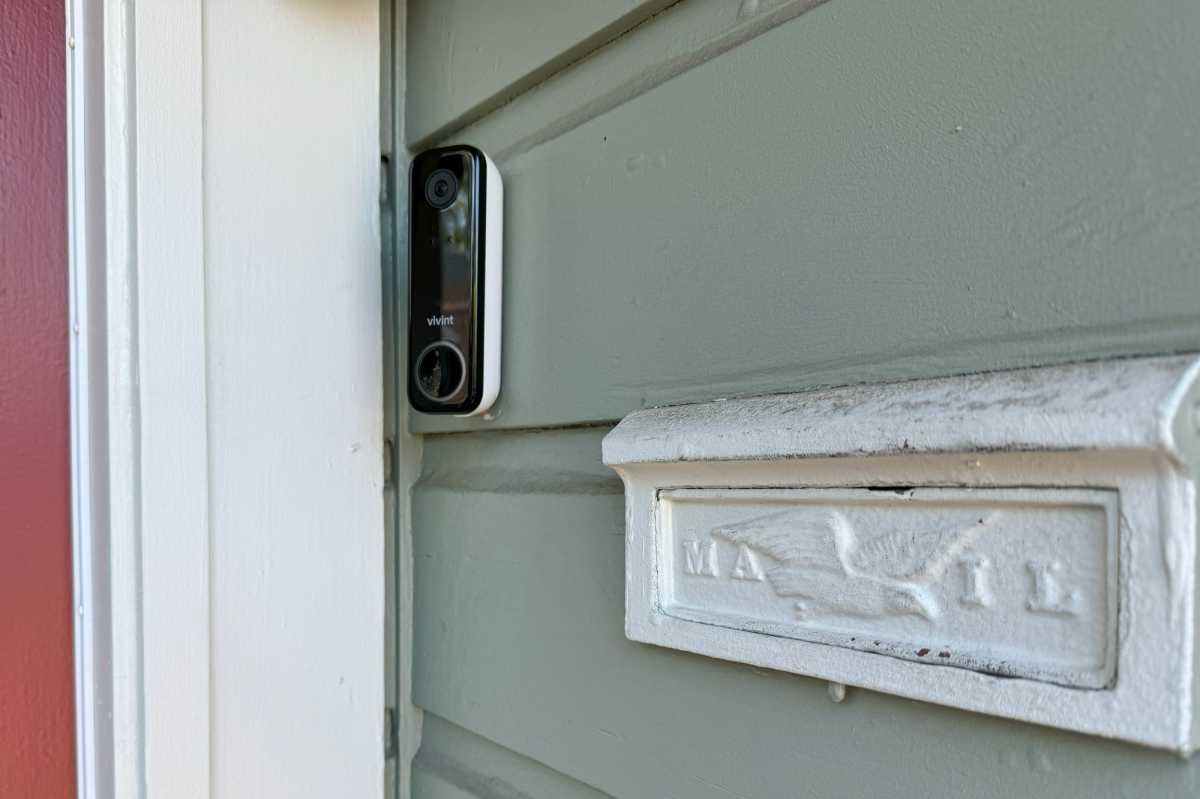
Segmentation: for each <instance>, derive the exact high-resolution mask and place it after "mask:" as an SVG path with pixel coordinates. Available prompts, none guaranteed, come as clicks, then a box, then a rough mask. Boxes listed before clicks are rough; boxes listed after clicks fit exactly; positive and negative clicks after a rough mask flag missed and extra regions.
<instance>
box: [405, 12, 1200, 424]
mask: <svg viewBox="0 0 1200 799" xmlns="http://www.w3.org/2000/svg"><path fill="white" fill-rule="evenodd" d="M684 7H686V4H683V5H681V6H680V7H677V8H678V9H682V8H684ZM675 13H682V12H681V11H677V9H672V10H671V11H669V12H667V13H666V14H664V15H663V17H664V18H665V17H670V16H671V15H672V14H675ZM660 24H663V23H662V22H661V21H659V20H656V21H655V22H653V23H651V24H650V25H648V26H645V29H646V30H649V29H653V28H654V27H655V26H657V25H660ZM1197 33H1200V5H1198V4H1195V3H1193V2H1190V0H1164V1H1163V2H1161V3H1154V4H1149V5H1145V6H1142V5H1134V4H1128V3H1124V2H1120V0H1086V1H1085V0H1065V1H1064V2H1061V3H1055V4H1048V5H1047V4H1035V3H1024V4H1018V5H1013V4H1004V3H994V2H986V0H956V1H955V2H949V0H947V1H946V2H933V3H924V4H917V5H911V4H897V3H887V2H884V0H838V2H833V3H826V4H823V5H820V6H819V7H817V8H814V9H812V10H811V11H810V12H809V13H805V14H802V15H800V16H797V17H795V18H793V19H791V20H790V21H787V22H785V23H783V24H780V25H776V26H774V27H771V28H770V29H769V30H766V31H765V32H763V33H761V35H757V36H755V37H754V38H752V39H749V40H747V41H746V42H745V43H744V44H742V45H741V46H738V47H736V48H734V49H732V50H729V51H727V52H724V53H723V54H720V55H718V56H717V57H714V58H711V59H709V60H706V61H702V62H701V63H698V64H697V65H695V66H694V67H693V68H690V69H687V70H686V71H684V72H682V73H681V74H678V75H675V76H674V77H671V78H670V79H669V80H666V81H665V82H662V83H660V84H657V85H654V86H653V87H652V88H650V89H649V90H647V91H645V92H643V93H640V94H636V96H632V97H631V98H630V99H628V101H627V102H623V103H621V104H620V105H618V106H617V107H614V108H611V109H609V110H607V111H604V112H603V113H600V114H599V115H598V116H595V117H594V118H590V119H588V120H586V121H584V122H582V123H581V124H578V125H577V126H575V127H572V128H571V129H570V130H568V131H566V132H564V133H562V135H558V136H556V137H554V138H551V139H549V140H546V141H544V142H541V143H539V144H537V145H536V146H533V147H532V148H531V149H528V150H525V151H520V152H517V153H516V154H514V155H512V156H511V157H510V158H508V159H507V160H505V161H503V162H502V163H501V168H502V170H503V171H504V173H505V180H506V186H507V191H506V194H507V197H508V207H507V209H506V211H507V224H508V228H507V244H506V265H505V272H506V281H507V284H506V296H505V302H506V310H505V331H504V376H503V388H502V392H501V397H500V400H499V402H498V404H497V406H496V409H495V411H496V413H495V417H496V418H495V419H493V420H464V419H450V418H435V417H421V416H414V418H413V422H412V424H413V427H414V429H416V430H418V431H452V430H464V429H480V428H492V429H495V428H503V427H508V428H526V427H536V426H546V425H566V424H575V423H580V422H590V421H601V420H614V419H618V418H620V417H621V416H623V415H624V414H626V413H628V412H629V411H631V410H634V409H637V408H639V407H643V406H647V405H658V404H665V403H674V402H688V401H699V400H705V399H713V398H718V397H723V396H734V395H747V394H757V393H772V392H779V391H793V390H803V389H807V388H813V387H816V386H821V385H830V384H844V383H855V382H865V381H880V380H898V379H908V378H913V377H923V376H934V375H944V374H953V373H961V372H970V371H980V370H985V369H995V368H1002V367H1016V366H1022V365H1030V364H1038V363H1051V362H1059V361H1065V360H1074V359H1084V358H1095V357H1101V356H1108V355H1119V354H1134V353H1151V352H1164V351H1171V350H1184V349H1196V348H1200V315H1197V314H1196V311H1195V309H1196V304H1197V300H1198V299H1200V273H1198V271H1197V270H1198V267H1197V263H1198V260H1200V151H1198V150H1197V149H1196V148H1195V147H1194V142H1193V141H1192V137H1191V136H1189V135H1188V133H1187V132H1188V131H1192V130H1196V129H1197V128H1200V103H1197V102H1196V92H1195V81H1194V79H1193V76H1194V74H1195V73H1196V71H1197V69H1198V68H1200V49H1197V48H1195V47H1194V46H1193V45H1194V40H1195V35H1196V34H1197ZM644 39H645V36H644V35H642V29H639V30H638V31H635V32H634V33H631V34H630V35H628V36H626V37H623V38H622V39H620V40H618V41H617V42H615V43H614V44H613V45H611V48H612V51H613V52H617V53H619V51H620V48H622V47H627V46H628V47H635V46H637V45H636V43H637V41H641V40H644ZM599 64H601V59H600V57H599V56H598V57H597V58H596V59H588V60H585V61H583V62H581V63H580V64H577V65H575V66H574V67H572V68H571V71H575V70H577V71H578V72H579V74H582V75H586V74H587V72H588V70H590V69H593V67H595V68H596V69H602V67H600V66H596V65H599ZM553 84H554V82H553V81H550V82H547V83H546V84H544V85H543V86H539V87H538V88H537V89H535V90H534V91H533V92H530V95H532V94H534V93H535V92H541V91H546V92H552V91H555V89H554V87H553ZM519 107H520V103H513V104H512V105H510V106H505V107H503V108H500V109H498V110H497V111H495V112H494V113H493V114H491V115H489V116H488V117H487V118H486V119H484V120H483V121H481V122H480V123H479V125H478V130H479V131H480V132H481V137H480V138H479V139H478V140H479V141H481V143H483V144H484V146H485V147H488V148H489V149H493V150H494V151H503V150H504V149H505V148H506V147H510V146H513V145H515V144H516V143H518V142H520V141H521V140H523V139H526V138H528V137H529V136H530V135H534V134H536V132H537V129H531V128H530V127H529V124H530V123H529V121H528V120H527V119H526V118H525V116H524V115H523V114H521V113H519V111H518V108H519ZM544 124H546V123H545V122H544V120H540V121H537V122H536V125H538V126H543V125H544ZM538 129H540V128H538ZM485 131H486V134H487V135H486V136H483V135H482V133H483V132H485ZM464 133H465V136H466V137H467V138H472V137H471V135H470V134H471V130H468V131H465V132H464Z"/></svg>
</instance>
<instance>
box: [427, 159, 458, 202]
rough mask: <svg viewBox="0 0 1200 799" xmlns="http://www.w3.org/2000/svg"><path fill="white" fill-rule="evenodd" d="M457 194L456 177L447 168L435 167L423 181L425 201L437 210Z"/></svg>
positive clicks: (452, 200) (451, 200) (452, 199)
mask: <svg viewBox="0 0 1200 799" xmlns="http://www.w3.org/2000/svg"><path fill="white" fill-rule="evenodd" d="M457 196H458V178H456V177H454V173H453V172H451V171H450V170H449V169H435V170H434V171H433V173H432V174H430V176H429V178H428V179H427V180H426V181H425V201H426V202H428V203H429V204H430V205H432V206H433V207H434V208H436V209H438V210H439V211H440V210H442V209H443V208H449V207H450V205H451V204H452V203H453V202H454V198H455V197H457Z"/></svg>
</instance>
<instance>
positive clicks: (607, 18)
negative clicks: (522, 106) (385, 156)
mask: <svg viewBox="0 0 1200 799" xmlns="http://www.w3.org/2000/svg"><path fill="white" fill-rule="evenodd" d="M672 2H676V0H555V2H553V3H547V2H545V0H504V2H495V0H413V2H410V3H409V4H408V42H407V48H406V50H407V64H408V81H407V85H408V94H407V98H406V100H407V104H406V108H405V117H406V123H407V135H408V140H409V141H410V142H420V141H424V140H428V139H429V138H430V137H432V136H434V135H436V134H437V133H438V132H439V131H443V130H445V129H446V128H448V127H453V126H454V125H456V124H461V122H462V121H463V120H464V119H469V118H471V117H473V116H475V115H478V114H480V113H483V112H485V111H487V110H489V109H491V108H493V107H495V106H496V105H499V104H500V103H502V102H504V101H505V100H507V99H509V98H511V97H512V96H514V95H516V94H519V93H520V92H522V91H524V90H526V89H527V88H529V87H530V86H532V85H534V84H535V83H537V82H538V81H539V80H542V79H544V78H546V77H548V76H549V75H552V74H553V73H554V72H555V70H557V69H559V68H561V67H562V66H565V65H566V64H569V63H570V62H572V61H574V60H576V59H578V58H582V57H583V56H585V55H586V54H587V53H588V52H590V51H591V50H593V49H595V48H596V47H599V46H601V45H603V44H604V43H606V42H608V41H609V40H610V39H612V38H613V37H615V36H619V35H620V34H621V33H623V32H624V31H626V30H628V29H630V28H632V27H633V26H635V25H637V24H639V23H640V22H642V21H643V20H645V19H646V18H647V17H649V16H651V15H652V14H654V13H656V12H658V11H660V10H662V9H663V8H664V7H666V6H668V5H670V4H671V3H672Z"/></svg>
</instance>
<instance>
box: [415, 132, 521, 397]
mask: <svg viewBox="0 0 1200 799" xmlns="http://www.w3.org/2000/svg"><path fill="white" fill-rule="evenodd" d="M503 230H504V186H503V184H502V182H501V180H500V171H499V170H498V169H496V165H495V164H494V163H492V159H490V158H488V157H487V155H485V154H484V152H483V151H482V150H480V149H478V148H477V147H471V146H469V145H455V146H452V147H438V148H436V149H433V150H426V151H425V152H423V153H420V154H418V155H417V156H416V157H415V158H413V161H412V167H411V169H410V171H409V238H408V240H409V279H408V399H409V402H410V403H411V404H412V407H413V408H414V409H416V410H418V411H421V412H422V413H439V414H455V415H458V416H476V415H480V414H483V413H485V412H486V411H487V410H488V409H489V408H490V407H491V406H492V403H494V402H495V401H496V396H497V395H498V394H499V393H500V329H501V325H500V313H501V291H502V286H503V280H502V276H503V257H504V252H503V242H504V236H503Z"/></svg>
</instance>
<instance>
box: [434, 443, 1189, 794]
mask: <svg viewBox="0 0 1200 799" xmlns="http://www.w3.org/2000/svg"><path fill="white" fill-rule="evenodd" d="M606 432H607V430H606V428H595V429H583V430H572V431H560V432H527V433H496V434H471V435H467V436H446V437H437V438H432V439H428V440H427V442H426V446H425V477H424V478H423V479H422V481H421V482H420V483H419V484H418V485H417V488H416V492H415V495H414V536H415V542H414V543H415V564H416V565H415V575H416V585H415V591H416V604H415V609H414V613H415V642H414V651H415V653H416V662H415V663H414V696H415V699H416V701H417V703H418V704H419V705H421V706H422V707H424V708H426V710H427V714H426V718H427V722H428V723H430V724H433V723H436V722H435V721H430V719H431V717H432V716H437V717H440V718H444V719H447V720H449V721H450V722H452V723H453V724H454V725H456V726H458V727H461V728H463V729H465V730H468V731H470V732H471V733H473V734H474V735H477V736H481V737H483V738H485V739H487V740H489V741H491V742H494V743H495V744H497V745H499V746H500V747H503V748H504V749H508V750H511V751H512V752H514V753H516V754H518V755H520V756H521V757H524V758H528V759H531V760H536V761H538V762H540V763H542V764H543V765H544V766H545V768H547V769H549V770H552V771H556V772H560V773H562V774H566V775H568V776H570V777H572V778H573V779H575V780H578V781H580V782H582V783H585V784H587V785H590V786H592V787H594V788H596V789H598V790H601V791H603V792H605V793H607V794H609V795H612V796H617V797H642V796H679V797H683V796H687V797H700V798H702V799H703V798H706V797H711V798H712V799H728V796H729V795H730V794H731V793H732V794H733V795H740V796H745V797H754V799H768V798H769V797H778V796H805V797H827V796H847V797H867V796H879V795H889V796H903V797H908V796H912V797H916V796H972V797H980V798H981V799H1003V798H1004V797H1011V796H1047V797H1049V796H1059V797H1080V799H1082V797H1125V796H1156V797H1180V798H1181V799H1182V797H1188V796H1192V795H1194V794H1195V793H1196V791H1197V790H1200V765H1198V764H1197V763H1196V762H1195V761H1194V760H1193V761H1186V760H1183V759H1180V758H1179V757H1177V756H1175V755H1171V754H1166V753H1162V752H1155V751H1152V750H1148V749H1142V748H1139V747H1136V746H1130V745H1128V744H1119V743H1115V742H1111V741H1105V740H1102V739H1097V738H1094V737H1086V736H1082V735H1076V734H1072V733H1065V732H1059V731H1055V730H1050V729H1047V728H1042V727H1036V726H1032V725H1028V724H1023V723H1019V722H1014V721H1006V720H1002V719H996V718H992V717H988V716H983V715H977V714H974V713H967V712H963V711H957V710H950V709H947V708H943V707H938V706H935V705H929V704H926V703H920V702H913V701H909V700H905V699H900V698H896V697H889V696H886V695H883V694H877V693H872V692H870V691H862V690H854V689H851V690H850V691H849V694H848V697H847V699H846V701H845V702H843V703H841V704H835V703H833V702H832V701H830V698H829V694H828V691H827V687H826V684H825V682H824V681H820V680H811V679H806V678H802V677H794V676H790V675H785V674H781V673H778V672H773V671H767V670H764V669H759V668H755V667H751V666H742V665H736V664H731V663H726V662H722V661H718V660H714V659H710V658H706V657H699V656H695V655H689V654H684V653H680V652H672V651H669V650H665V649H661V648H658V647H652V646H646V645H644V644H638V643H633V642H630V641H629V640H627V639H626V638H625V633H624V625H623V620H624V610H625V608H624V600H623V593H624V580H625V555H624V553H625V540H624V535H623V531H624V519H623V514H624V509H623V498H622V495H621V490H622V489H621V484H620V482H619V481H618V480H616V479H615V478H614V477H613V476H610V475H606V474H605V473H604V467H603V466H602V465H601V464H600V463H599V458H598V456H597V452H598V451H599V447H600V441H601V439H602V438H603V435H604V434H605V433H606ZM610 474H611V473H610ZM463 746H465V745H464V744H461V743H459V744H456V743H453V742H446V743H441V742H439V743H437V744H436V745H431V747H430V750H431V751H434V750H436V751H438V752H443V753H445V752H447V751H448V754H447V755H446V756H447V757H452V758H460V759H461V758H462V757H464V755H465V753H466V752H468V751H470V750H468V749H463V748H461V747H463ZM467 762H471V761H469V760H468V761H467ZM418 763H420V758H418ZM491 769H492V766H491V761H481V762H480V765H479V768H478V770H477V771H476V772H475V774H474V776H475V778H477V779H482V778H486V777H488V776H490V775H491V773H492V772H491V771H490V770H491ZM417 785H418V786H419V785H420V783H417ZM425 795H429V796H436V795H437V794H436V793H428V794H423V793H422V792H421V791H419V790H418V791H415V792H414V796H418V797H421V796H425ZM469 795H470V794H469ZM474 795H476V796H480V797H490V796H495V795H497V794H495V793H491V792H488V791H486V790H476V791H475V793H474ZM499 795H503V794H499Z"/></svg>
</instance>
